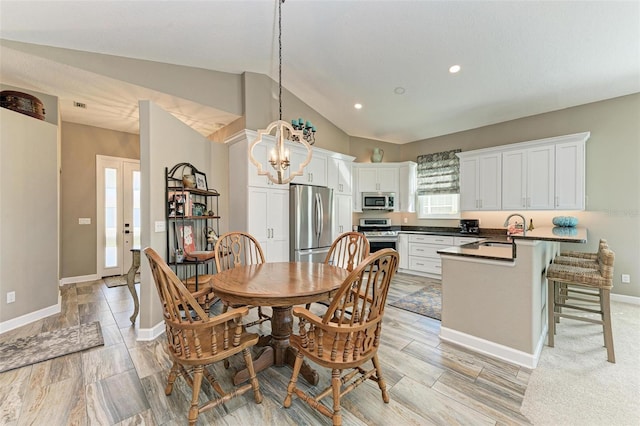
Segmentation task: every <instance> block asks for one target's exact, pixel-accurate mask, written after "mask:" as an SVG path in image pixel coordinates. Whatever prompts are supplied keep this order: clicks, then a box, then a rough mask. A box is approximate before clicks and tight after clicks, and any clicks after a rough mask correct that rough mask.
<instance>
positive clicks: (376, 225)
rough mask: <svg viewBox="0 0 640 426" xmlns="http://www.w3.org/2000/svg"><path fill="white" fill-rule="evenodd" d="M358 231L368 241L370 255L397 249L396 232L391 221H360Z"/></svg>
mask: <svg viewBox="0 0 640 426" xmlns="http://www.w3.org/2000/svg"><path fill="white" fill-rule="evenodd" d="M358 231H359V232H362V233H363V234H364V235H365V236H366V237H367V240H369V246H370V249H371V250H370V251H371V253H373V252H375V251H378V250H382V249H384V248H392V249H394V250H397V249H398V230H397V229H394V227H393V226H392V225H391V219H360V226H359V227H358Z"/></svg>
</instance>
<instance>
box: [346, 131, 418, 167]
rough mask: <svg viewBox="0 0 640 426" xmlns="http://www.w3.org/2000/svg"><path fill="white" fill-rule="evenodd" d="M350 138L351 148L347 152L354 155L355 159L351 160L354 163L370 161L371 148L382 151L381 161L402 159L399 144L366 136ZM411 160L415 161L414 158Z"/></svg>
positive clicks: (387, 161)
mask: <svg viewBox="0 0 640 426" xmlns="http://www.w3.org/2000/svg"><path fill="white" fill-rule="evenodd" d="M350 139H351V143H350V148H351V149H350V150H349V152H348V154H349V155H353V156H354V157H356V159H355V160H353V161H355V162H356V163H371V154H372V153H373V148H381V149H382V150H383V151H384V156H383V157H382V162H383V163H393V162H397V161H402V160H401V156H400V153H401V152H400V147H401V145H397V144H393V143H389V142H382V141H377V140H373V139H366V138H356V137H351V138H350ZM413 161H415V159H414V160H413Z"/></svg>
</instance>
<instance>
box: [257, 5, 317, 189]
mask: <svg viewBox="0 0 640 426" xmlns="http://www.w3.org/2000/svg"><path fill="white" fill-rule="evenodd" d="M276 1H277V2H278V59H279V64H278V89H279V92H278V104H279V107H280V116H279V119H278V120H276V121H274V122H272V123H270V124H269V125H268V126H267V128H266V129H262V130H258V135H257V136H256V139H255V140H254V141H253V142H252V143H251V145H250V146H249V159H250V160H251V162H252V163H253V164H254V165H255V166H256V168H257V169H258V175H260V176H266V177H267V178H268V179H269V180H270V181H271V182H273V183H276V184H279V185H281V184H286V183H289V182H291V181H292V180H293V179H294V178H295V177H296V176H302V174H303V173H304V168H305V167H306V166H307V165H308V164H309V163H310V162H311V155H312V152H311V144H313V143H314V142H315V136H314V135H315V132H316V128H315V126H313V125H312V124H311V122H310V121H307V122H306V124H308V126H306V125H305V123H304V121H303V120H302V119H300V120H291V123H293V122H294V121H295V122H296V125H292V124H289V123H287V122H286V121H283V120H282V3H284V0H276ZM307 127H309V129H308V130H307V129H306V128H307ZM274 130H275V140H276V145H275V147H274V149H272V150H271V153H270V154H269V160H268V161H269V164H271V167H272V168H273V170H274V171H275V176H274V175H273V174H272V173H271V172H270V171H269V170H264V169H263V167H262V163H261V162H260V161H258V160H256V158H255V157H254V156H253V148H255V146H256V145H258V144H259V143H260V142H263V138H264V136H266V135H271V134H272V132H273V131H274ZM309 134H310V135H311V136H309ZM287 138H289V139H290V140H291V141H293V142H296V143H299V144H300V145H302V146H304V147H305V148H306V150H307V156H306V158H305V160H304V161H303V162H302V163H300V167H299V168H298V170H296V171H293V170H290V169H289V166H290V164H291V157H290V156H289V150H288V149H287V148H286V147H285V140H286V139H287ZM310 140H311V141H312V142H311V144H310V143H309V141H310ZM288 169H289V174H288V175H287V173H286V172H287V170H288Z"/></svg>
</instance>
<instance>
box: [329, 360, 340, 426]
mask: <svg viewBox="0 0 640 426" xmlns="http://www.w3.org/2000/svg"><path fill="white" fill-rule="evenodd" d="M340 376H341V375H340V370H338V369H337V368H334V369H333V370H331V388H332V390H333V414H332V416H331V419H332V420H333V426H341V425H342V412H341V411H340V387H341V386H342V380H340Z"/></svg>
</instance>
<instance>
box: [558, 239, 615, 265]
mask: <svg viewBox="0 0 640 426" xmlns="http://www.w3.org/2000/svg"><path fill="white" fill-rule="evenodd" d="M608 248H609V244H607V240H605V239H604V238H602V239H600V243H599V244H598V251H597V252H596V253H585V252H581V251H565V252H562V253H560V255H559V256H556V257H555V259H553V263H559V264H561V265H570V266H579V267H581V268H589V269H598V258H599V257H600V255H601V253H602V250H603V249H608Z"/></svg>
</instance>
